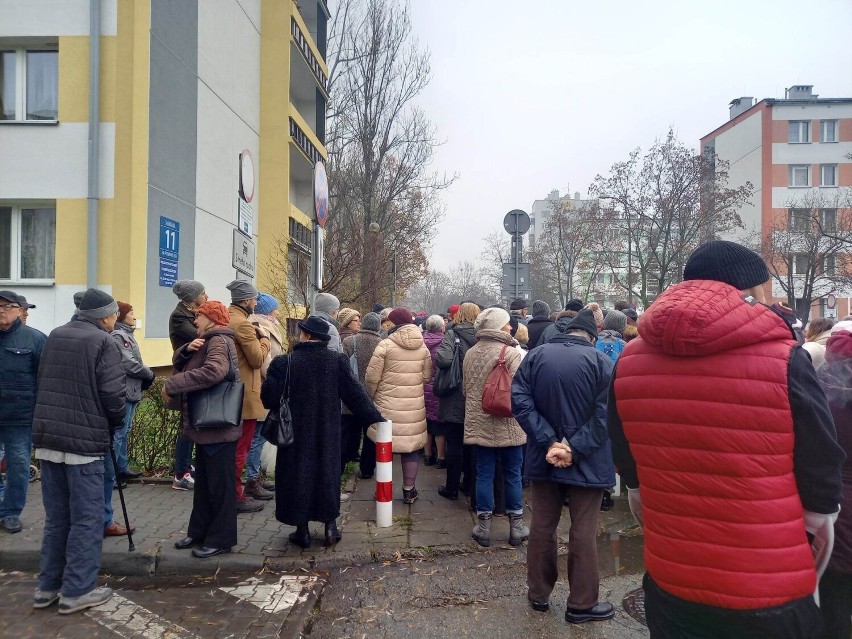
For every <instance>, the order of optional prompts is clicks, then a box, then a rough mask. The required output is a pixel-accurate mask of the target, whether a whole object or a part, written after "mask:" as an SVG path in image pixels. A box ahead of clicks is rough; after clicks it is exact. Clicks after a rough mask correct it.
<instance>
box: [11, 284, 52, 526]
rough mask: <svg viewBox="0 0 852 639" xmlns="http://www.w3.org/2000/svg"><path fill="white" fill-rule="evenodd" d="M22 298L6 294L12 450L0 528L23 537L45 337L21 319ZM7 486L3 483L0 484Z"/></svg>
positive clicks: (13, 294)
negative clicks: (37, 380) (40, 361)
mask: <svg viewBox="0 0 852 639" xmlns="http://www.w3.org/2000/svg"><path fill="white" fill-rule="evenodd" d="M21 309H22V307H21V304H20V296H18V295H16V294H15V293H13V292H12V291H0V371H2V374H0V444H3V446H5V448H6V486H5V490H4V491H3V492H2V500H0V525H2V526H3V528H4V529H5V530H7V531H8V532H10V533H17V532H21V530H22V528H23V524H22V523H21V513H22V512H23V510H24V506H25V505H26V503H27V484H28V483H29V471H30V454H31V452H32V422H33V407H34V406H35V393H36V375H37V374H38V366H39V360H40V359H41V353H42V349H43V348H44V344H45V342H46V341H47V337H46V336H45V335H44V333H42V332H40V331H37V330H36V329H34V328H30V327H29V326H25V325H24V322H23V321H22V320H21ZM0 485H2V484H0Z"/></svg>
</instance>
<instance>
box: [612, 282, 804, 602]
mask: <svg viewBox="0 0 852 639" xmlns="http://www.w3.org/2000/svg"><path fill="white" fill-rule="evenodd" d="M639 334H640V336H641V338H640V339H635V340H633V341H632V342H631V343H630V344H629V345H628V346H627V347H626V348H625V350H624V352H623V353H622V355H621V358H620V359H619V361H618V372H617V378H616V381H615V395H616V401H617V407H618V413H619V415H620V417H621V419H622V422H623V424H624V433H625V435H626V436H627V440H628V442H629V443H630V450H631V452H632V453H633V457H634V458H635V460H636V466H637V471H638V474H639V483H640V485H641V491H642V493H641V494H642V507H643V516H644V523H645V567H646V569H647V570H648V572H649V573H650V575H651V576H652V577H653V579H654V581H656V582H657V584H659V586H660V587H661V588H662V589H663V590H665V591H666V592H668V593H670V594H672V595H674V596H676V597H680V598H681V599H685V600H687V601H694V602H697V603H701V604H707V605H712V606H719V607H722V608H728V609H739V610H751V609H756V608H768V607H774V606H779V605H782V604H784V603H787V602H790V601H792V600H794V599H798V598H801V597H804V596H806V595H809V594H812V593H813V592H814V589H815V587H816V573H815V571H814V561H813V556H812V555H811V551H810V547H809V546H808V542H807V538H806V536H805V527H804V522H803V520H802V504H801V501H800V500H799V494H798V492H797V490H796V480H795V477H794V475H793V439H794V437H793V418H792V413H791V410H790V401H789V395H788V381H787V366H788V361H789V359H790V353H791V350H792V348H793V347H794V346H795V345H796V342H795V341H794V340H793V339H792V335H791V333H790V329H789V328H788V327H787V326H786V324H785V323H784V321H783V320H782V319H781V318H780V317H778V316H777V315H776V314H775V313H773V312H772V311H771V310H769V309H768V308H767V307H766V306H763V305H761V304H751V303H749V302H747V301H745V300H744V299H743V297H742V295H741V294H740V293H739V291H737V290H736V289H734V288H733V287H732V286H729V285H727V284H723V283H721V282H713V281H708V280H693V281H687V282H682V283H681V284H678V285H676V286H673V287H671V288H670V289H668V290H667V291H666V292H665V293H663V294H662V295H660V297H658V298H657V300H656V301H655V302H654V303H653V305H652V306H651V307H650V308H649V309H648V311H647V312H646V313H645V314H643V315H642V318H641V320H640V321H639Z"/></svg>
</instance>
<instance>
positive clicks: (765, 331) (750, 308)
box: [628, 280, 794, 357]
mask: <svg viewBox="0 0 852 639" xmlns="http://www.w3.org/2000/svg"><path fill="white" fill-rule="evenodd" d="M639 336H640V337H641V339H642V340H644V341H645V342H647V343H648V344H649V345H651V346H652V347H653V348H655V349H657V350H660V351H662V352H664V353H666V354H668V355H677V356H686V357H691V356H704V355H712V354H714V353H722V352H725V351H729V350H732V349H735V348H742V347H744V346H748V345H750V344H756V343H758V342H763V341H769V340H782V339H794V338H793V334H792V332H791V329H790V327H789V326H788V325H787V324H786V323H785V322H784V320H783V319H782V318H781V317H780V316H779V315H777V314H776V313H775V312H773V311H772V310H771V309H770V308H769V307H768V306H766V305H764V304H760V303H759V302H757V301H756V300H754V298H752V297H750V296H744V295H742V294H741V293H740V292H739V291H738V290H737V289H735V288H734V287H733V286H730V285H729V284H725V283H723V282H716V281H712V280H689V281H686V282H681V283H680V284H676V285H674V286H672V287H671V288H669V289H667V290H666V291H665V292H664V293H663V294H662V295H660V296H659V297H658V298H657V299H656V300H655V301H654V303H653V304H651V307H650V308H649V309H648V310H647V311H645V313H643V314H642V317H641V318H639ZM628 348H629V346H628Z"/></svg>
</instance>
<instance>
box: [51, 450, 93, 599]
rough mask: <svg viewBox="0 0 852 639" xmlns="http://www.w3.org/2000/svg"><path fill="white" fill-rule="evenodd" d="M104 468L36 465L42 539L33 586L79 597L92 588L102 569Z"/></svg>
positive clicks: (52, 464) (88, 465)
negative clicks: (39, 492)
mask: <svg viewBox="0 0 852 639" xmlns="http://www.w3.org/2000/svg"><path fill="white" fill-rule="evenodd" d="M103 486H104V464H103V462H102V461H101V460H99V459H97V460H95V461H93V462H89V463H88V464H80V465H70V464H55V463H53V462H49V461H45V460H42V462H41V494H42V500H43V501H44V514H45V517H44V539H43V540H42V542H41V565H40V572H39V576H38V588H39V590H45V591H57V590H59V591H61V594H62V595H63V596H64V597H79V596H81V595H85V594H86V593H88V592H91V591H92V590H94V588H95V585H96V581H97V578H98V571H99V570H100V567H101V546H102V544H103V538H104V529H103V526H102V525H101V523H102V522H101V514H102V513H103V503H101V497H102V495H103Z"/></svg>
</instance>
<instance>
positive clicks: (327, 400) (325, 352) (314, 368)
mask: <svg viewBox="0 0 852 639" xmlns="http://www.w3.org/2000/svg"><path fill="white" fill-rule="evenodd" d="M288 370H289V372H290V376H291V378H292V379H290V381H289V388H288ZM284 392H288V393H289V397H290V411H291V412H292V415H293V430H294V442H293V444H291V445H290V446H287V447H285V448H279V449H278V456H277V458H276V461H275V517H276V518H277V519H278V521H280V522H282V523H285V524H289V525H291V526H298V525H300V524H306V523H307V522H309V521H322V522H328V521H331V520H332V519H335V518H337V516H338V515H339V514H340V402H341V401H343V402H345V403H346V405H347V406H348V407H349V408H350V409H351V410H352V413H353V414H354V419H355V422H356V423H357V424H359V425H360V424H373V423H376V422H380V421H382V415H381V413H379V411H378V410H377V409H376V406H375V404H373V401H372V400H371V399H370V397H369V396H368V395H367V391H365V390H364V387H363V386H362V385H361V383H360V382H359V381H358V380H357V379H355V376H354V375H353V374H352V371H351V370H350V368H349V358H348V357H346V356H345V355H344V354H343V353H338V352H336V351H333V350H331V349H329V348H327V347H326V344H325V342H319V341H310V342H301V343H299V344H296V346H295V347H294V348H293V352H292V353H290V354H288V355H279V356H278V357H276V358H275V359H274V360H272V364H270V366H269V371H268V372H267V374H266V380H265V381H264V382H263V387H262V388H261V390H260V398H261V400H262V401H263V405H264V406H265V407H266V408H268V409H270V410H273V409H277V408H278V406H279V403H280V399H281V394H282V393H284Z"/></svg>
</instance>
